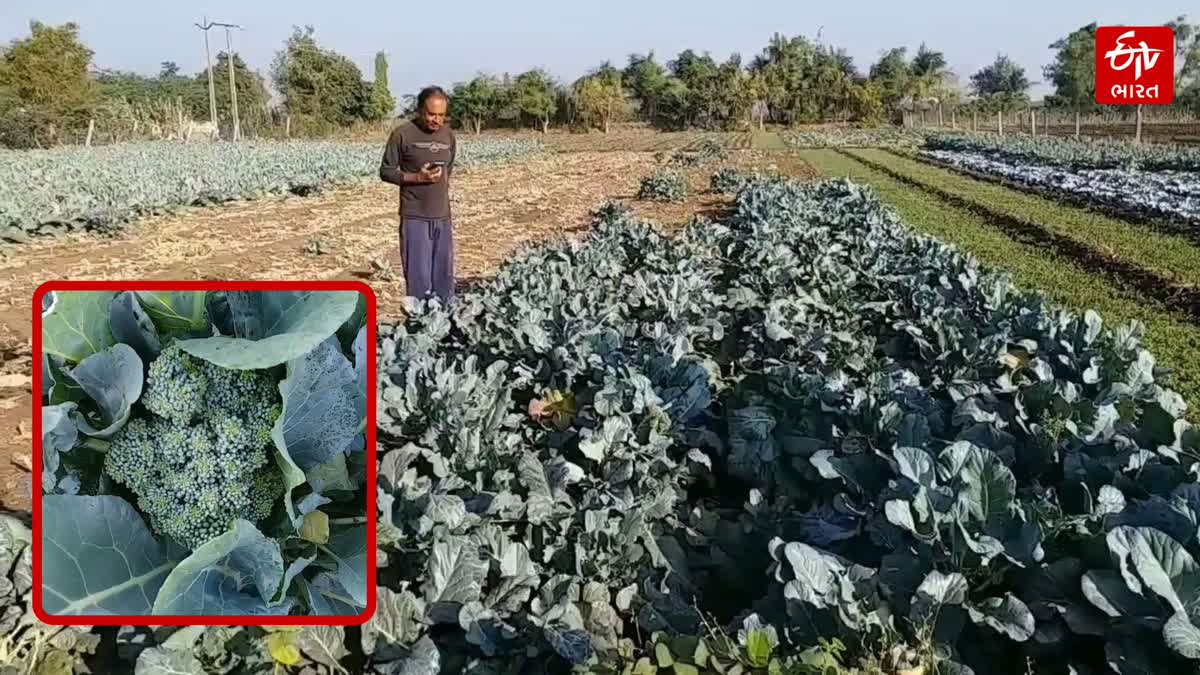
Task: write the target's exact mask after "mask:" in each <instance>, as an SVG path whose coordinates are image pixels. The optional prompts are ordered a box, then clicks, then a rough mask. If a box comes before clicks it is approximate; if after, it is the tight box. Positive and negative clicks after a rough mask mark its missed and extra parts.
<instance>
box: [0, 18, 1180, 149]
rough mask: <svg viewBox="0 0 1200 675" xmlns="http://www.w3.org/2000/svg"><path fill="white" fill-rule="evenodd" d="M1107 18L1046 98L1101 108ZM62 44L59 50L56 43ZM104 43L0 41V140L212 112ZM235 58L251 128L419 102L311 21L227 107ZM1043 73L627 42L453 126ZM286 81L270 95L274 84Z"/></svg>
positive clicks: (796, 45) (380, 59) (1026, 85)
mask: <svg viewBox="0 0 1200 675" xmlns="http://www.w3.org/2000/svg"><path fill="white" fill-rule="evenodd" d="M1166 25H1170V26H1171V27H1172V28H1173V29H1174V30H1175V35H1176V48H1177V54H1176V66H1177V77H1176V102H1175V104H1173V107H1175V108H1178V109H1181V110H1185V111H1190V112H1192V113H1194V114H1200V26H1198V25H1197V24H1193V23H1189V22H1188V21H1187V19H1186V17H1182V16H1181V17H1177V18H1175V19H1172V20H1170V21H1168V22H1166ZM1095 31H1096V24H1095V23H1090V24H1087V25H1084V26H1082V27H1080V28H1078V29H1076V30H1074V31H1072V32H1070V33H1069V34H1067V35H1066V36H1063V37H1062V38H1060V39H1059V40H1056V41H1055V42H1054V43H1052V44H1051V45H1049V46H1048V47H1049V50H1050V51H1051V59H1050V62H1049V63H1048V64H1047V65H1046V66H1045V67H1044V68H1043V71H1042V75H1043V76H1044V77H1045V78H1046V82H1047V83H1048V84H1050V85H1051V86H1052V87H1053V93H1052V94H1051V95H1049V96H1047V97H1046V99H1045V101H1044V103H1045V104H1046V105H1048V106H1051V107H1056V108H1061V109H1067V110H1074V111H1077V112H1094V111H1096V110H1097V109H1098V106H1096V105H1095V104H1094V102H1093V97H1094V77H1095V62H1094V50H1095ZM51 57H53V58H51ZM92 57H93V53H92V51H91V50H90V49H88V47H87V46H86V45H84V44H83V43H82V42H81V41H80V39H79V34H78V26H77V25H76V24H73V23H68V24H64V25H62V26H57V27H54V26H47V25H44V24H41V23H38V22H32V23H31V26H30V35H29V36H28V37H24V38H19V39H17V40H14V41H13V42H12V43H11V44H10V45H8V46H7V47H4V48H0V145H4V146H9V147H36V146H47V145H53V144H55V143H57V142H62V141H64V140H67V139H68V137H69V136H70V134H72V133H74V134H76V135H77V133H78V130H79V129H80V128H82V127H86V126H87V124H88V122H89V121H96V120H99V121H100V122H101V124H100V126H101V127H102V128H103V129H105V130H106V132H107V133H109V134H111V135H112V136H113V137H114V140H116V139H118V137H120V136H122V135H127V136H129V137H137V136H139V135H146V134H149V135H154V134H155V133H165V132H164V131H163V130H164V129H168V128H171V125H172V124H176V123H177V122H178V121H179V120H181V119H183V118H184V117H186V118H187V119H196V120H208V119H209V116H210V115H209V110H208V106H209V99H208V73H207V71H205V70H202V71H201V72H198V73H193V74H184V73H181V72H180V69H179V67H178V66H177V65H176V64H174V63H173V62H170V61H167V62H164V63H163V64H162V67H161V70H160V72H159V73H157V74H156V75H153V76H147V75H141V74H137V73H128V72H117V71H107V70H96V69H95V68H94V67H93V64H92ZM230 58H232V60H233V72H234V79H235V84H236V88H237V101H238V108H239V112H240V118H241V120H242V128H243V129H244V130H246V131H247V132H248V134H247V135H268V134H271V133H277V132H278V130H279V128H280V127H281V126H283V127H284V128H286V129H287V130H288V131H289V132H290V133H291V134H293V135H304V136H319V135H324V134H328V133H330V132H333V131H335V130H337V129H340V128H345V127H348V126H352V125H354V124H356V123H359V122H377V121H382V120H385V119H388V118H389V117H392V116H395V115H398V114H399V115H403V114H407V113H408V112H410V110H409V108H410V107H411V100H412V97H411V96H405V97H402V99H401V101H400V102H399V104H398V102H397V100H396V99H395V97H393V95H392V94H391V92H390V90H389V88H388V82H387V59H386V56H385V55H384V54H383V53H379V54H377V55H376V58H375V64H374V70H375V72H374V78H373V79H372V80H369V81H368V80H366V79H364V77H363V74H362V73H361V72H360V70H359V68H358V67H357V66H356V65H355V64H354V62H353V61H351V60H350V59H349V58H347V57H346V56H344V55H341V54H339V53H337V52H336V51H334V50H332V49H329V48H327V47H323V46H322V45H320V44H319V43H318V41H317V39H316V37H315V32H314V30H313V28H312V27H311V26H308V27H305V28H296V29H294V31H293V33H292V34H291V35H290V36H289V37H288V38H287V40H286V41H285V43H284V45H283V46H282V48H281V49H280V50H279V51H278V52H277V53H276V56H275V58H274V60H273V61H272V63H271V64H270V66H269V69H268V73H267V76H266V77H263V76H262V75H260V74H259V73H258V72H256V71H255V70H253V69H251V68H249V67H248V66H247V64H246V63H244V62H243V61H242V59H241V57H240V56H238V55H237V54H233V55H232V57H231V56H230V55H229V54H226V53H224V52H220V53H218V54H217V55H216V59H215V63H214V67H213V76H214V80H215V82H214V85H215V94H216V107H217V118H218V120H220V121H222V124H223V125H224V126H227V125H228V120H230V119H231V117H232V115H231V111H230V107H231V103H230V95H229V80H228V77H229V65H230V64H229V59H230ZM1032 84H1033V83H1032V81H1031V80H1030V78H1029V75H1028V74H1027V73H1026V71H1025V69H1024V68H1023V67H1022V66H1020V65H1019V64H1017V63H1016V62H1014V61H1013V60H1012V59H1010V58H1009V57H1008V56H1006V55H1004V54H998V55H997V56H996V58H995V60H994V61H993V62H992V63H990V64H988V65H986V66H984V67H983V68H981V69H979V70H978V71H976V72H974V73H971V74H970V75H969V76H968V77H967V78H966V82H965V83H963V82H961V81H960V77H959V75H958V74H957V73H955V72H954V71H953V70H952V69H951V67H950V64H949V63H948V62H947V59H946V58H945V55H944V53H942V52H940V51H938V50H936V49H934V48H932V47H929V46H927V45H925V44H922V45H920V46H919V47H918V49H917V50H916V51H915V53H910V52H909V50H908V49H907V48H906V47H895V48H892V49H888V50H885V51H883V52H882V53H881V54H880V56H879V58H878V59H877V60H876V61H875V62H874V63H872V64H870V65H869V66H868V67H867V68H866V69H865V70H860V69H859V68H858V67H857V65H856V64H855V63H854V60H853V59H852V58H851V57H850V56H849V55H848V54H847V53H846V51H845V50H844V49H841V48H837V47H835V46H831V45H827V44H824V43H822V42H820V41H818V40H813V39H810V38H808V37H806V36H794V37H789V36H785V35H780V34H776V35H774V36H773V37H772V38H771V39H770V41H769V42H768V44H767V45H766V46H765V47H764V48H763V49H762V51H761V52H760V53H759V54H758V55H756V56H754V57H753V58H752V59H750V60H749V61H747V62H743V59H742V57H741V56H740V55H738V54H734V55H732V56H730V57H729V58H728V59H725V60H724V61H718V60H716V59H714V58H713V57H712V55H711V54H709V53H708V52H697V51H695V50H692V49H685V50H684V51H682V52H680V53H679V54H677V55H676V56H675V57H674V58H672V59H669V60H666V61H662V60H660V59H659V58H658V57H657V56H656V54H655V53H654V52H652V51H651V52H648V53H644V54H631V55H629V56H628V58H627V60H626V62H625V63H624V64H623V65H620V66H618V65H614V64H613V63H612V62H604V63H601V64H600V65H599V66H598V67H596V68H595V69H593V70H592V71H590V72H588V73H587V74H585V75H584V76H582V77H580V78H578V79H576V80H574V81H572V82H560V81H558V80H556V79H555V78H554V77H553V76H552V75H551V74H550V73H548V72H547V71H546V70H545V69H541V68H535V69H531V70H528V71H526V72H523V73H519V74H516V75H511V74H507V73H506V74H500V75H495V74H488V73H480V74H478V75H476V76H475V77H473V78H471V79H470V80H467V81H464V82H458V83H455V84H454V85H453V86H452V87H450V88H449V91H450V98H451V106H450V110H451V115H452V117H453V118H454V121H455V123H456V125H457V126H459V127H461V128H466V129H469V130H471V131H474V132H480V131H482V130H483V129H486V128H497V127H509V128H517V127H532V128H538V129H541V130H543V131H545V130H548V129H549V128H550V127H551V126H552V125H561V126H567V127H572V128H576V129H602V130H605V131H607V130H608V129H610V128H611V127H612V125H613V124H615V123H619V122H623V121H628V120H637V121H641V122H645V123H648V124H650V125H653V126H655V127H657V128H660V129H667V130H678V129H687V128H702V129H713V130H718V129H734V128H744V127H746V126H747V125H758V126H763V125H766V124H786V125H793V124H803V123H816V122H827V121H840V122H857V123H864V124H875V123H880V122H886V121H891V122H898V121H900V119H901V118H902V116H903V115H904V114H905V113H906V112H908V111H916V110H933V109H937V110H938V111H941V110H942V109H944V108H946V107H951V108H953V109H956V110H963V109H967V110H977V111H995V110H1004V109H1012V108H1014V107H1018V106H1022V105H1026V104H1028V103H1029V95H1028V92H1029V89H1030V88H1031V86H1032ZM271 90H273V91H274V92H276V93H277V94H278V98H277V100H276V101H275V102H274V103H273V102H272V99H271V95H270V91H271Z"/></svg>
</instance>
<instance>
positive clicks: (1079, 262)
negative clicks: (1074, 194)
mask: <svg viewBox="0 0 1200 675" xmlns="http://www.w3.org/2000/svg"><path fill="white" fill-rule="evenodd" d="M800 156H801V157H802V158H803V159H804V160H805V161H807V162H808V163H810V164H811V165H812V166H813V168H814V169H816V170H817V171H818V172H819V173H820V174H822V175H824V176H837V177H849V178H851V179H853V180H857V181H862V182H863V183H865V184H867V185H870V186H871V187H873V188H874V189H876V190H878V191H879V193H880V195H881V196H882V197H883V198H884V199H885V200H887V201H888V202H889V203H890V204H891V205H892V206H893V207H895V208H896V209H897V211H899V213H900V215H901V217H902V218H903V219H904V221H905V222H906V223H908V224H909V225H910V226H912V227H914V228H917V229H919V230H921V231H923V232H925V233H927V234H929V235H931V236H934V237H937V238H939V239H941V240H942V241H945V242H947V243H950V244H954V245H957V246H960V247H961V248H963V249H964V250H966V251H969V252H971V253H972V254H973V255H975V256H977V257H978V258H979V259H980V260H981V261H982V262H984V263H985V264H987V265H989V266H991V267H994V268H996V269H1000V270H1005V271H1008V272H1010V273H1012V275H1013V278H1014V281H1015V282H1016V283H1018V284H1019V285H1021V286H1023V287H1026V288H1035V289H1038V290H1040V291H1042V292H1044V293H1046V295H1047V296H1048V297H1049V298H1051V299H1052V300H1054V301H1055V302H1058V303H1061V304H1062V305H1064V306H1067V307H1076V308H1084V307H1090V308H1094V309H1095V310H1096V311H1098V312H1101V313H1102V314H1103V315H1104V316H1106V317H1109V318H1110V320H1112V321H1132V320H1136V321H1140V322H1141V323H1143V324H1144V325H1145V326H1146V342H1147V345H1149V348H1150V349H1151V350H1152V351H1154V353H1155V354H1156V355H1157V356H1159V358H1160V359H1161V362H1162V365H1164V366H1166V367H1169V368H1172V369H1174V370H1175V374H1174V376H1173V378H1172V382H1173V387H1174V388H1176V389H1177V390H1179V391H1180V392H1182V393H1183V394H1184V395H1185V396H1186V397H1187V399H1188V401H1189V406H1190V408H1191V412H1192V414H1193V415H1195V414H1196V412H1197V410H1198V409H1200V322H1197V319H1196V316H1195V313H1194V310H1192V309H1191V306H1188V305H1185V304H1183V303H1179V302H1176V301H1174V300H1173V299H1171V298H1164V299H1150V298H1148V297H1147V295H1146V294H1145V293H1144V292H1142V291H1141V290H1139V289H1138V288H1137V286H1135V285H1133V284H1132V283H1131V282H1130V281H1127V280H1125V279H1122V278H1121V277H1114V276H1113V275H1112V274H1111V273H1109V274H1105V273H1104V271H1103V269H1104V264H1105V263H1108V264H1111V263H1113V262H1120V261H1121V260H1123V258H1122V257H1121V256H1122V252H1123V251H1122V249H1118V248H1112V247H1110V248H1107V249H1105V252H1104V254H1103V255H1095V254H1091V255H1079V251H1077V250H1071V249H1065V250H1064V249H1062V248H1059V249H1055V248H1054V247H1052V246H1048V245H1047V242H1046V237H1045V235H1044V234H1040V235H1039V233H1038V232H1036V231H1034V232H1030V227H1031V226H1033V227H1055V228H1057V227H1061V226H1062V224H1064V223H1082V224H1084V225H1086V224H1088V223H1097V222H1100V223H1103V224H1104V225H1105V226H1106V227H1119V226H1120V224H1119V223H1114V222H1112V221H1108V220H1107V219H1104V218H1103V217H1101V216H1097V215H1095V214H1092V213H1089V212H1087V211H1083V210H1079V209H1075V208H1073V207H1070V206H1061V205H1055V204H1053V203H1052V202H1048V201H1046V200H1042V199H1040V198H1036V197H1030V196H1028V195H1024V194H1022V193H1018V192H1015V191H1013V190H1009V189H1007V188H1002V187H998V186H994V185H990V184H987V183H983V182H981V181H972V180H971V179H966V178H962V177H959V176H956V175H953V174H950V173H949V172H947V171H944V170H940V169H934V168H930V167H924V166H917V167H916V168H917V169H919V171H925V172H929V171H933V172H938V173H937V174H936V175H935V176H933V177H930V176H929V175H928V174H925V179H926V181H930V182H922V181H921V180H918V179H917V178H914V177H912V176H911V175H909V174H907V173H905V172H904V169H905V168H908V169H913V168H914V166H913V165H914V164H915V163H914V162H913V161H912V160H908V159H905V158H902V157H897V156H895V155H893V154H891V153H886V152H884V151H880V150H874V151H863V152H861V153H857V152H854V151H850V152H839V151H837V150H833V149H820V150H804V151H801V152H800ZM863 158H866V159H867V161H863ZM918 175H921V174H918ZM955 181H963V184H959V183H956V182H955ZM930 184H936V185H938V186H946V187H945V189H944V190H940V192H942V193H944V194H942V195H939V194H938V192H932V193H931V191H930V190H927V189H925V188H926V187H927V186H929V185H930ZM981 193H982V194H981ZM948 194H952V195H954V196H955V198H953V199H946V198H945V195H948ZM1013 214H1016V215H1013ZM1010 218H1013V219H1015V218H1023V219H1025V223H1026V226H1025V227H1021V228H1020V229H1018V230H1016V231H1014V228H1013V220H1011V219H1010ZM1018 225H1019V223H1018ZM1128 227H1129V228H1130V230H1131V231H1132V232H1136V231H1137V230H1136V228H1135V226H1133V225H1129V226H1128ZM1064 231H1067V230H1064ZM1069 232H1070V233H1071V234H1072V235H1076V236H1077V235H1078V234H1079V230H1070V231H1069ZM1135 239H1136V238H1135ZM1101 243H1102V242H1101ZM1137 248H1140V247H1134V248H1133V249H1131V250H1135V251H1136V250H1137ZM1174 250H1175V251H1176V253H1177V254H1178V253H1179V252H1182V254H1181V255H1182V257H1183V259H1184V260H1188V259H1191V258H1190V256H1193V255H1195V249H1193V248H1191V247H1189V246H1188V245H1187V244H1186V243H1180V242H1176V243H1175V249H1174ZM1164 257H1169V256H1168V255H1165V254H1164ZM1143 260H1147V259H1143ZM1148 260H1149V261H1153V260H1154V258H1153V257H1150V258H1149V259H1148ZM1196 269H1197V268H1196V267H1194V266H1187V267H1179V266H1177V267H1174V268H1166V273H1167V274H1171V275H1176V276H1177V275H1179V274H1183V275H1185V276H1187V277H1190V276H1191V275H1194V274H1195V273H1196ZM1142 290H1150V291H1152V292H1157V289H1156V287H1154V286H1153V285H1150V286H1149V287H1146V288H1143V289H1142Z"/></svg>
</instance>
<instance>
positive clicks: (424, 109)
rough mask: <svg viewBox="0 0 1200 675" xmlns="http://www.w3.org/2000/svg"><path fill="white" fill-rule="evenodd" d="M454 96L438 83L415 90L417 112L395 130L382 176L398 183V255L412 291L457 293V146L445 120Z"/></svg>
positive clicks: (417, 295)
mask: <svg viewBox="0 0 1200 675" xmlns="http://www.w3.org/2000/svg"><path fill="white" fill-rule="evenodd" d="M449 103H450V97H449V96H447V95H446V92H445V91H443V90H442V89H441V88H440V87H426V88H425V89H422V90H421V93H420V94H418V95H417V114H416V117H415V118H414V119H411V120H405V121H404V122H402V123H400V125H399V126H397V127H396V128H395V129H393V130H392V133H391V135H390V136H389V137H388V141H387V147H386V148H385V149H384V152H383V162H382V164H380V166H379V177H380V178H381V179H383V180H384V181H386V182H388V183H392V184H394V185H398V186H400V258H401V260H402V261H403V264H404V282H405V285H406V286H407V287H408V295H409V296H411V297H415V298H419V299H421V300H424V299H426V298H428V297H429V296H436V297H438V298H439V299H440V300H441V301H442V302H443V303H447V302H449V301H451V300H452V299H453V298H454V235H453V231H452V226H451V215H450V174H451V172H452V171H453V169H454V158H455V155H456V152H457V147H456V144H455V139H454V132H453V131H451V129H450V125H449V124H448V123H447V119H446V110H447V108H448V107H449Z"/></svg>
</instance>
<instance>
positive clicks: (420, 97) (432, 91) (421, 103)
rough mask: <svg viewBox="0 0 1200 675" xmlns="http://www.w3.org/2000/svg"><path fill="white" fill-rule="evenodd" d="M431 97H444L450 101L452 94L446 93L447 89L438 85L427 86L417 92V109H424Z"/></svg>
mask: <svg viewBox="0 0 1200 675" xmlns="http://www.w3.org/2000/svg"><path fill="white" fill-rule="evenodd" d="M431 98H443V99H446V100H447V101H449V100H450V95H449V94H447V93H446V90H445V89H442V88H441V87H438V86H436V85H430V86H428V87H425V88H424V89H422V90H421V92H420V93H418V94H417V110H424V109H425V102H426V101H428V100H429V99H431Z"/></svg>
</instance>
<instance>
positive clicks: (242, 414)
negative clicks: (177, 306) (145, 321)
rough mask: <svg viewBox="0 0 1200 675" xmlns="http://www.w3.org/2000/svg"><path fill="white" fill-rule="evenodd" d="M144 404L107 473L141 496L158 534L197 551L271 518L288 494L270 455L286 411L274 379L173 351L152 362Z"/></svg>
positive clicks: (115, 444)
mask: <svg viewBox="0 0 1200 675" xmlns="http://www.w3.org/2000/svg"><path fill="white" fill-rule="evenodd" d="M142 404H143V405H144V406H145V408H146V411H147V412H149V413H150V414H149V415H145V416H137V417H135V418H134V419H131V420H130V421H129V423H128V424H126V425H125V427H124V428H122V429H121V431H120V432H118V433H117V434H116V435H115V436H114V437H113V439H112V444H111V445H110V447H109V450H108V453H107V456H106V457H105V460H104V469H105V471H106V472H107V473H108V474H109V475H110V476H112V478H114V479H115V480H117V481H118V482H120V483H122V484H124V485H126V486H127V487H129V489H130V490H132V491H133V493H134V494H135V495H137V498H138V506H139V507H141V509H142V511H143V512H145V513H146V514H147V515H149V517H150V525H151V527H153V528H154V530H155V531H156V532H158V533H159V534H162V535H167V536H170V537H171V538H173V539H174V540H175V541H177V542H179V543H180V544H182V545H183V546H186V547H188V548H189V549H195V548H196V547H198V546H200V545H201V544H203V543H204V542H206V541H208V540H209V539H211V538H213V537H216V536H218V535H220V534H223V533H224V532H226V531H227V530H228V529H229V527H230V526H231V525H232V524H233V521H234V520H235V519H237V518H244V519H246V520H250V521H252V522H257V521H259V520H262V519H264V518H266V517H268V516H269V515H270V514H271V511H272V509H273V507H274V505H275V503H276V502H278V501H279V498H280V497H282V496H283V491H284V488H283V480H282V477H281V476H280V474H279V471H278V469H277V468H276V467H275V466H274V464H273V462H272V461H271V456H270V452H269V448H270V445H271V428H272V427H273V426H274V424H275V419H276V418H277V417H278V416H279V414H280V411H281V410H282V406H281V405H280V397H279V392H278V390H277V389H276V387H275V383H274V381H273V379H272V378H271V377H270V376H269V375H267V374H266V373H262V372H255V371H245V370H230V369H227V368H221V367H219V366H216V365H213V364H211V363H209V362H207V361H204V360H203V359H199V358H196V357H193V356H191V355H190V354H188V353H187V352H185V351H183V350H182V349H180V347H179V345H178V343H172V344H170V345H168V346H167V347H166V348H165V349H163V351H162V354H161V355H159V357H158V358H157V359H155V360H154V361H153V362H152V363H151V364H150V369H149V376H148V377H147V382H146V391H145V393H144V395H143V397H142Z"/></svg>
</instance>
